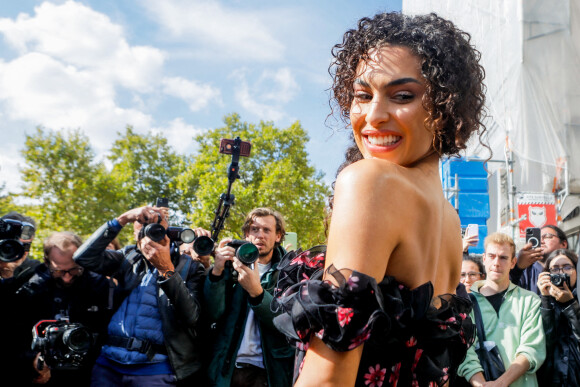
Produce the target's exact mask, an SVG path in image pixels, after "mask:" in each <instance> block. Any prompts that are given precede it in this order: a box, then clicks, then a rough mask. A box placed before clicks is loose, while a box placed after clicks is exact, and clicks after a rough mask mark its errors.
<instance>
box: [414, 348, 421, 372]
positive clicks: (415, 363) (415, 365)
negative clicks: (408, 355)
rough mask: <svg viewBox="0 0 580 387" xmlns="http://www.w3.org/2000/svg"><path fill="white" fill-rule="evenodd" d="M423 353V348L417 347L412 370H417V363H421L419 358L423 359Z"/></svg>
mask: <svg viewBox="0 0 580 387" xmlns="http://www.w3.org/2000/svg"><path fill="white" fill-rule="evenodd" d="M422 354H423V350H422V349H417V351H415V360H414V361H413V365H412V366H411V372H415V368H417V363H419V359H421V355H422Z"/></svg>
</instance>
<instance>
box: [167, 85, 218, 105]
mask: <svg viewBox="0 0 580 387" xmlns="http://www.w3.org/2000/svg"><path fill="white" fill-rule="evenodd" d="M163 92H164V93H166V94H168V95H171V96H173V97H177V98H181V99H183V100H184V101H186V102H187V104H188V105H189V109H191V111H194V112H196V111H199V110H201V109H203V108H205V107H206V106H207V105H208V104H209V103H210V102H211V101H215V102H217V103H219V104H221V94H220V91H219V89H216V88H214V87H212V86H210V85H203V84H201V83H199V82H195V81H189V80H187V79H184V78H181V77H168V78H165V79H163Z"/></svg>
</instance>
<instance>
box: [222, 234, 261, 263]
mask: <svg viewBox="0 0 580 387" xmlns="http://www.w3.org/2000/svg"><path fill="white" fill-rule="evenodd" d="M226 246H231V247H233V248H235V249H236V258H238V259H239V260H240V261H241V262H242V263H243V264H244V265H246V266H250V265H251V264H252V263H254V262H256V260H257V259H258V256H259V254H260V252H259V251H258V248H257V247H256V245H255V244H253V243H251V242H248V241H243V240H240V239H234V240H232V241H231V242H230V243H228V244H227V245H226Z"/></svg>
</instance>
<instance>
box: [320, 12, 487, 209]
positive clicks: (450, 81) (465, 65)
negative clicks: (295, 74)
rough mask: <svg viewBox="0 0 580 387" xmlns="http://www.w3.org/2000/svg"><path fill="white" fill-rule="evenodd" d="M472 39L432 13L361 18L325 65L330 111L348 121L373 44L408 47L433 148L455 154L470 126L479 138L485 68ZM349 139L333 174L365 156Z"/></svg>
mask: <svg viewBox="0 0 580 387" xmlns="http://www.w3.org/2000/svg"><path fill="white" fill-rule="evenodd" d="M470 40H471V36H470V35H469V34H468V33H466V32H463V31H461V30H459V29H457V27H455V25H454V24H453V23H452V22H450V21H448V20H445V19H443V18H441V17H439V16H437V15H436V14H435V13H431V14H428V15H419V16H409V15H403V14H401V13H399V12H390V13H379V14H377V15H375V16H374V17H372V18H367V17H365V18H362V19H361V20H359V22H358V25H357V28H356V29H351V30H348V31H347V32H346V33H345V34H344V37H343V40H342V43H340V44H337V45H335V46H334V47H333V48H332V56H333V57H334V60H333V61H332V63H331V65H330V68H329V73H330V75H331V76H332V78H333V85H332V87H331V92H332V93H331V98H330V105H331V109H332V112H333V113H334V112H337V111H338V112H340V118H342V120H343V121H345V122H346V123H347V125H348V123H349V117H350V107H351V104H352V101H353V98H354V91H353V83H354V80H355V78H356V77H357V67H358V65H359V63H360V62H361V61H365V60H368V59H369V52H370V51H371V50H372V49H375V48H380V47H382V46H384V45H393V46H400V47H407V48H408V49H409V50H410V51H411V52H412V53H413V54H414V55H416V56H417V57H418V58H419V60H420V63H421V74H422V76H423V77H424V78H425V81H426V91H425V95H424V96H423V107H424V108H425V110H426V111H427V112H428V114H429V119H428V120H426V122H425V125H426V126H427V128H428V129H429V130H432V131H433V149H435V151H436V152H437V153H438V154H439V155H440V156H444V155H450V156H452V155H457V154H458V153H459V151H460V150H462V149H465V147H466V144H467V141H468V140H469V138H470V136H471V135H472V133H473V132H477V133H478V134H479V138H480V142H481V143H482V144H483V142H482V141H481V136H482V135H483V133H484V132H485V130H486V128H485V125H484V124H483V122H482V120H483V117H484V114H485V111H484V104H485V85H484V84H483V79H484V77H485V72H484V69H483V67H482V66H481V65H480V64H479V60H480V57H481V54H480V52H479V51H477V50H476V49H475V47H473V46H472V45H471V43H470ZM331 114H332V113H331ZM351 139H352V140H353V144H352V145H351V146H350V147H349V148H348V149H347V151H346V155H345V161H344V163H343V164H342V165H341V166H340V167H339V169H338V171H337V175H338V173H339V172H340V171H341V170H342V169H344V168H345V167H346V166H348V165H350V164H352V163H354V162H356V161H358V160H360V159H362V158H363V156H362V154H361V152H360V150H359V149H358V147H357V146H356V143H354V137H353V136H352V134H351ZM484 146H485V145H484ZM488 149H489V148H488ZM333 187H334V183H333ZM330 203H332V196H331V197H330Z"/></svg>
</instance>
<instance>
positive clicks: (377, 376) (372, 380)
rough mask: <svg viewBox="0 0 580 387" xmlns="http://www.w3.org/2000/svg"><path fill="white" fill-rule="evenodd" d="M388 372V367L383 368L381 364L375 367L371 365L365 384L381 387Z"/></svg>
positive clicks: (371, 386) (370, 386)
mask: <svg viewBox="0 0 580 387" xmlns="http://www.w3.org/2000/svg"><path fill="white" fill-rule="evenodd" d="M386 373H387V369H386V368H381V365H380V364H377V365H376V366H375V367H374V368H373V367H372V366H371V367H369V372H368V373H367V374H365V379H366V380H365V385H367V386H369V387H381V386H382V385H383V381H384V380H385V374H386Z"/></svg>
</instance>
